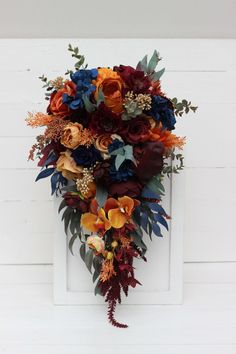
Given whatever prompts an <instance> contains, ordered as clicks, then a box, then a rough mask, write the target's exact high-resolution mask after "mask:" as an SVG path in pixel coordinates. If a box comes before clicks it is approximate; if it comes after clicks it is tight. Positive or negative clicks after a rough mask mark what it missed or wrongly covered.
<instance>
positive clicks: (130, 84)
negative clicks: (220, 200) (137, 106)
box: [114, 65, 151, 94]
mask: <svg viewBox="0 0 236 354" xmlns="http://www.w3.org/2000/svg"><path fill="white" fill-rule="evenodd" d="M114 70H115V71H117V72H118V73H119V74H120V76H121V77H122V79H123V80H124V82H125V83H126V85H127V91H133V92H134V93H136V94H138V93H149V88H150V87H151V81H150V80H149V78H148V77H147V76H145V73H144V72H143V71H141V70H136V69H134V68H132V67H131V66H125V65H120V66H115V67H114Z"/></svg>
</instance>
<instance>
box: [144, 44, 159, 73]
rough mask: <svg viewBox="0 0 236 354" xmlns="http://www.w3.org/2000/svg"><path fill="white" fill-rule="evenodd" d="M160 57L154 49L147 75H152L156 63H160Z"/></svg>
mask: <svg viewBox="0 0 236 354" xmlns="http://www.w3.org/2000/svg"><path fill="white" fill-rule="evenodd" d="M160 60H161V59H160V57H159V53H158V52H157V51H156V49H155V50H154V52H153V54H152V57H151V59H150V60H149V63H148V69H147V71H148V74H152V73H153V71H154V70H155V69H156V66H157V64H158V62H159V61H160Z"/></svg>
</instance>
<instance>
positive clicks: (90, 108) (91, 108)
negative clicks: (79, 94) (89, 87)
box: [83, 95, 96, 113]
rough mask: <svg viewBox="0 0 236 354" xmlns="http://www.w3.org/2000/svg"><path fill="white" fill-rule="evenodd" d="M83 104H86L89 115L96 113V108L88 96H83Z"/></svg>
mask: <svg viewBox="0 0 236 354" xmlns="http://www.w3.org/2000/svg"><path fill="white" fill-rule="evenodd" d="M83 102H84V106H85V109H86V111H87V112H88V113H91V112H93V111H95V109H96V106H95V104H93V103H92V102H91V101H90V99H89V97H88V96H87V95H83Z"/></svg>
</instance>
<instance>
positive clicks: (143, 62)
mask: <svg viewBox="0 0 236 354" xmlns="http://www.w3.org/2000/svg"><path fill="white" fill-rule="evenodd" d="M136 69H137V70H141V71H143V72H144V73H145V74H146V73H147V55H145V56H144V57H143V59H142V60H141V61H139V63H138V65H137V67H136Z"/></svg>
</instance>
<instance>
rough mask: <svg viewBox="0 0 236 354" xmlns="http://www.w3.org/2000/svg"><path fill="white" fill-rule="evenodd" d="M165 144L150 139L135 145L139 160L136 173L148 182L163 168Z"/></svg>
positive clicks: (135, 154) (144, 181) (136, 155)
mask: <svg viewBox="0 0 236 354" xmlns="http://www.w3.org/2000/svg"><path fill="white" fill-rule="evenodd" d="M164 150H165V148H164V145H163V144H162V143H161V142H159V141H148V142H145V143H142V144H141V145H139V146H135V147H134V156H135V158H136V160H137V161H138V165H137V167H136V169H135V173H136V175H137V177H138V178H139V180H140V181H141V182H142V183H144V184H146V183H147V182H148V181H149V180H150V179H151V178H152V177H153V176H155V175H157V174H158V173H160V172H161V170H162V168H163V154H164Z"/></svg>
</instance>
